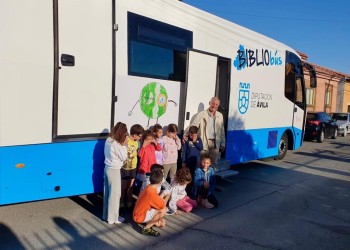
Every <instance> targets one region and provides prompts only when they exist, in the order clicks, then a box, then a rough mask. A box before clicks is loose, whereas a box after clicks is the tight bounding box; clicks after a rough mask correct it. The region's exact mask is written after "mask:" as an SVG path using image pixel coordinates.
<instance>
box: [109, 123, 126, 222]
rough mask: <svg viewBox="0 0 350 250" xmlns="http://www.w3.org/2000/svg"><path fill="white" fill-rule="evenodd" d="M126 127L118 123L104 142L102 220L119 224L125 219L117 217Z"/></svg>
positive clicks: (124, 155)
mask: <svg viewBox="0 0 350 250" xmlns="http://www.w3.org/2000/svg"><path fill="white" fill-rule="evenodd" d="M127 132H128V130H127V127H126V125H125V124H124V123H121V122H118V123H117V124H116V125H115V126H114V127H113V128H112V130H111V132H110V134H109V137H108V138H107V140H106V142H105V148H104V154H105V170H104V193H103V220H107V222H108V224H119V223H122V222H123V221H124V220H125V219H124V218H123V217H121V216H119V202H120V194H121V180H120V169H121V167H122V166H123V164H124V161H125V160H126V158H127V148H126V145H127Z"/></svg>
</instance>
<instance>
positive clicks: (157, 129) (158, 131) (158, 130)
mask: <svg viewBox="0 0 350 250" xmlns="http://www.w3.org/2000/svg"><path fill="white" fill-rule="evenodd" d="M152 131H153V134H154V136H155V138H156V141H157V143H158V145H159V146H160V148H161V150H160V151H156V160H157V163H158V164H160V165H163V152H162V150H163V146H164V142H163V139H162V136H163V128H162V126H160V125H159V124H156V125H154V126H153V128H152Z"/></svg>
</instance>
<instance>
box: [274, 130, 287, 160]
mask: <svg viewBox="0 0 350 250" xmlns="http://www.w3.org/2000/svg"><path fill="white" fill-rule="evenodd" d="M287 150H288V136H287V135H286V133H284V134H283V135H282V137H281V140H280V143H279V145H278V155H276V156H275V160H282V159H283V158H284V157H285V156H286V154H287Z"/></svg>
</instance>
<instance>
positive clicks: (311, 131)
mask: <svg viewBox="0 0 350 250" xmlns="http://www.w3.org/2000/svg"><path fill="white" fill-rule="evenodd" d="M337 136H338V125H337V123H336V122H335V121H334V119H332V117H331V116H330V115H329V114H327V113H325V112H308V113H307V116H306V124H305V138H306V139H316V140H317V142H323V141H324V139H325V138H328V137H332V138H333V139H335V138H337Z"/></svg>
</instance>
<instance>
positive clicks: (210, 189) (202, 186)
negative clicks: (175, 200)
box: [194, 155, 219, 208]
mask: <svg viewBox="0 0 350 250" xmlns="http://www.w3.org/2000/svg"><path fill="white" fill-rule="evenodd" d="M215 186H216V182H215V170H214V169H213V167H212V166H211V158H210V156H208V155H203V156H202V160H201V166H200V167H199V168H197V169H196V171H195V172H194V194H195V195H196V196H197V202H198V203H199V204H201V205H202V206H203V207H205V208H213V207H217V206H218V205H219V202H218V200H217V199H216V197H215V195H214V190H215Z"/></svg>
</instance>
